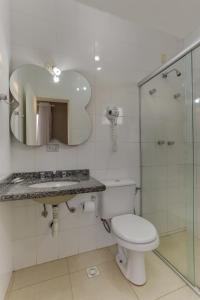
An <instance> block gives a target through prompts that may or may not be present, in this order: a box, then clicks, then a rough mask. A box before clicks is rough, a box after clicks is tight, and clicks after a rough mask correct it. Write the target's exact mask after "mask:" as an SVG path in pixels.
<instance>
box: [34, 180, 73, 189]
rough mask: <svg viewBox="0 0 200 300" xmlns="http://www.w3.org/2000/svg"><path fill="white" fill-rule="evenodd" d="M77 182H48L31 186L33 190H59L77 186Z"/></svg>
mask: <svg viewBox="0 0 200 300" xmlns="http://www.w3.org/2000/svg"><path fill="white" fill-rule="evenodd" d="M77 183H78V182H77V181H48V182H42V183H35V184H31V185H29V187H31V188H36V189H38V188H59V187H65V186H70V185H74V184H77Z"/></svg>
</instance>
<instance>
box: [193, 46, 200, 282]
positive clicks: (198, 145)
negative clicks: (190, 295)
mask: <svg viewBox="0 0 200 300" xmlns="http://www.w3.org/2000/svg"><path fill="white" fill-rule="evenodd" d="M192 62H193V120H194V211H195V214H194V253H195V266H196V267H195V281H196V284H195V285H196V286H198V287H200V48H199V47H198V48H197V49H195V50H194V51H193V52H192Z"/></svg>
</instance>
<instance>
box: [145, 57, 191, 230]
mask: <svg viewBox="0 0 200 300" xmlns="http://www.w3.org/2000/svg"><path fill="white" fill-rule="evenodd" d="M183 68H184V65H183V64H181V63H180V64H179V65H178V69H179V70H180V71H181V73H182V75H181V77H176V75H175V74H170V75H169V76H168V78H166V79H164V78H162V75H161V74H160V75H159V76H157V77H156V78H154V79H153V80H151V81H149V82H148V83H147V84H146V85H145V86H144V87H143V88H142V90H141V93H142V108H141V109H142V124H141V125H142V128H141V131H142V136H141V139H142V140H141V141H142V166H143V171H142V173H143V178H142V181H143V194H142V198H143V201H142V211H143V215H144V217H146V218H147V219H149V220H150V221H151V222H152V223H154V224H155V226H156V228H157V229H158V231H159V233H160V234H161V235H163V234H166V233H170V232H176V231H180V230H183V229H184V228H185V226H186V218H185V214H186V212H185V202H184V201H183V199H184V187H185V186H184V180H185V177H184V175H185V149H184V141H185V135H184V134H185V132H184V129H185V124H184V122H185V118H184V117H185V116H184V113H185V112H184V101H185V91H184V88H183V86H182V83H183V82H184V72H183ZM152 89H156V91H155V93H154V94H153V95H150V93H149V92H151V90H152ZM168 143H169V145H168Z"/></svg>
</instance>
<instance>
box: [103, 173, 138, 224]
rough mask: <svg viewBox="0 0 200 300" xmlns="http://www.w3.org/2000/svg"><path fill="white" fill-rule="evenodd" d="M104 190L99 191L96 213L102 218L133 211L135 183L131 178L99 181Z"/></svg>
mask: <svg viewBox="0 0 200 300" xmlns="http://www.w3.org/2000/svg"><path fill="white" fill-rule="evenodd" d="M101 182H102V183H104V184H105V186H106V190H105V191H104V192H101V193H99V201H98V215H99V216H100V218H102V219H110V218H113V217H115V216H119V215H123V214H127V213H133V211H134V204H135V189H136V184H135V182H134V181H133V180H131V179H122V180H108V181H101Z"/></svg>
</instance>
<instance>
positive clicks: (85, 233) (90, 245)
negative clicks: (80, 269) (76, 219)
mask: <svg viewBox="0 0 200 300" xmlns="http://www.w3.org/2000/svg"><path fill="white" fill-rule="evenodd" d="M93 249H96V230H95V226H94V225H91V226H86V227H80V228H79V253H82V252H87V251H90V250H93Z"/></svg>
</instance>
